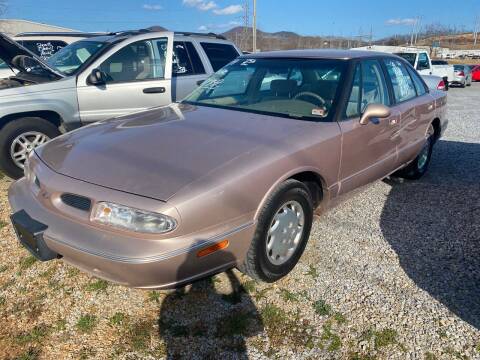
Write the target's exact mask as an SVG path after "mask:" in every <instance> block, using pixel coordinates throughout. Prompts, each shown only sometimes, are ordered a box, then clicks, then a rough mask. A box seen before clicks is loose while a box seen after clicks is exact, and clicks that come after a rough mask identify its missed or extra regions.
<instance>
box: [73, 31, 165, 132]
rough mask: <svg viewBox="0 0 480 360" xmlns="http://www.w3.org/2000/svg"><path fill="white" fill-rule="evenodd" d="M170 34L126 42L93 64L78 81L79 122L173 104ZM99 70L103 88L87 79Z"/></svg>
mask: <svg viewBox="0 0 480 360" xmlns="http://www.w3.org/2000/svg"><path fill="white" fill-rule="evenodd" d="M172 57H173V34H172V33H164V34H163V35H161V36H158V37H156V38H153V39H151V38H147V37H145V38H144V39H138V37H137V38H136V39H135V40H130V41H128V40H127V41H125V42H122V43H121V46H120V47H115V48H114V49H112V50H110V51H109V52H107V54H105V55H104V56H102V57H100V59H98V60H97V61H95V62H94V64H92V65H91V66H90V67H89V68H88V69H87V70H86V71H84V72H83V73H82V74H81V75H80V76H79V77H78V85H77V92H78V103H79V108H80V117H81V119H82V122H84V123H85V122H86V123H88V122H93V121H99V120H104V119H107V118H112V117H116V116H120V115H124V114H128V113H132V112H137V111H141V110H144V109H147V108H151V107H155V106H162V105H168V104H169V103H171V101H172V92H171V74H172ZM97 68H98V69H99V70H100V71H102V72H103V74H104V76H105V77H106V83H105V84H103V85H90V84H89V83H88V80H87V79H88V75H89V74H90V73H91V71H92V70H93V69H97Z"/></svg>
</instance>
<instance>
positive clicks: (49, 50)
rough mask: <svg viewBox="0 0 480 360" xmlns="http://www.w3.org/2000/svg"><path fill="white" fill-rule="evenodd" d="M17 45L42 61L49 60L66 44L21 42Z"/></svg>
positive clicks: (36, 41)
mask: <svg viewBox="0 0 480 360" xmlns="http://www.w3.org/2000/svg"><path fill="white" fill-rule="evenodd" d="M18 43H20V45H22V46H23V47H25V48H27V49H28V50H30V51H31V52H33V53H34V54H35V55H37V56H39V57H41V58H42V59H43V60H47V59H49V58H50V57H51V56H52V55H54V54H55V53H56V52H57V51H58V50H60V49H63V48H64V47H65V46H67V43H66V42H64V41H58V40H21V41H18Z"/></svg>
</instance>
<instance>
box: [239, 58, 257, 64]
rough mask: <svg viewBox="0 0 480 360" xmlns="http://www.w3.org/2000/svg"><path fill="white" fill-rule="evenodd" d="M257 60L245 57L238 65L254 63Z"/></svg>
mask: <svg viewBox="0 0 480 360" xmlns="http://www.w3.org/2000/svg"><path fill="white" fill-rule="evenodd" d="M256 62H257V60H255V59H247V60H245V61H243V62H242V63H241V64H240V66H248V65H250V64H255V63H256Z"/></svg>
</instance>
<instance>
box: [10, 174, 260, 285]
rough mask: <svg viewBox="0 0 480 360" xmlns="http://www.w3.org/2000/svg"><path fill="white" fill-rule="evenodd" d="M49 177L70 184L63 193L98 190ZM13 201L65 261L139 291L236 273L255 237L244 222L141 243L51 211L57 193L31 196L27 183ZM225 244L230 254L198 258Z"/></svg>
mask: <svg viewBox="0 0 480 360" xmlns="http://www.w3.org/2000/svg"><path fill="white" fill-rule="evenodd" d="M47 172H52V171H51V170H50V169H45V170H42V176H45V177H44V178H45V179H46V178H48V180H49V181H50V182H52V183H55V184H63V183H65V184H68V185H67V188H65V189H62V190H64V191H70V190H71V189H76V190H77V192H80V193H82V192H83V193H85V192H87V191H88V190H87V189H83V188H84V187H85V186H87V187H88V188H89V189H90V192H91V193H95V192H96V191H97V190H98V189H96V188H95V187H96V185H92V184H85V183H83V182H81V181H77V180H74V179H70V178H67V177H64V176H62V175H59V174H56V173H53V172H52V173H53V174H47ZM47 175H49V176H50V177H49V176H47ZM60 178H63V179H60ZM58 186H59V187H60V185H58ZM103 191H105V189H103ZM8 196H9V201H10V205H11V207H12V210H13V212H14V213H17V212H20V211H25V212H26V213H28V216H29V217H31V218H32V219H34V220H35V221H37V222H39V223H42V224H45V225H46V228H45V229H44V231H43V232H42V234H41V235H42V239H43V241H44V242H45V245H46V246H47V247H48V249H49V250H51V251H52V252H53V253H57V254H58V255H59V257H60V256H61V257H62V258H63V260H64V261H66V262H67V263H70V264H72V265H73V266H75V267H77V268H79V269H81V270H83V271H86V272H88V273H90V274H92V275H94V276H97V277H100V278H103V279H106V280H109V281H112V282H115V283H119V284H122V285H125V286H130V287H136V288H148V289H160V288H173V287H177V286H180V285H182V284H186V283H189V282H192V281H194V280H196V279H199V278H201V277H204V276H207V275H209V274H213V273H217V272H220V271H222V270H225V269H227V268H231V267H233V266H235V265H236V264H238V263H240V262H241V261H243V258H244V256H245V254H246V252H247V250H248V247H249V246H250V242H251V239H252V238H253V233H254V224H253V222H248V221H247V222H245V218H241V219H237V220H236V221H234V222H231V223H229V224H222V225H219V226H218V227H216V228H215V229H206V230H202V231H201V232H198V233H194V234H188V235H180V236H176V237H171V238H165V237H163V238H153V237H152V236H145V237H139V236H138V234H135V235H133V234H132V235H130V234H126V233H119V232H115V231H111V230H108V229H103V228H99V227H96V226H94V225H92V224H88V223H87V222H82V221H78V219H75V218H71V217H70V216H69V214H68V213H67V212H61V211H59V210H58V209H56V208H55V207H50V206H48V205H46V204H47V203H48V202H45V201H46V200H47V199H48V198H49V197H55V196H54V194H53V192H52V191H51V190H50V189H49V188H45V189H43V190H40V191H39V192H37V193H36V192H34V191H32V184H31V183H30V181H28V180H27V179H26V178H23V179H20V180H19V181H17V182H15V183H14V184H12V186H11V187H10V189H9V194H8ZM128 196H134V195H128ZM225 239H227V240H228V241H229V246H228V248H226V249H223V250H220V251H217V252H214V253H212V254H210V255H207V256H205V257H198V256H197V252H198V251H199V250H201V249H203V248H205V247H208V246H209V245H212V244H214V243H217V242H220V241H222V240H225Z"/></svg>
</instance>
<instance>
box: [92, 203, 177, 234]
mask: <svg viewBox="0 0 480 360" xmlns="http://www.w3.org/2000/svg"><path fill="white" fill-rule="evenodd" d="M90 219H91V221H93V222H97V223H100V224H104V225H109V226H112V227H115V228H119V229H125V230H130V231H136V232H141V233H150V234H161V233H165V232H168V231H172V230H173V229H175V227H176V226H177V222H176V221H175V219H172V218H171V217H170V216H167V215H162V214H157V213H153V212H149V211H144V210H138V209H133V208H130V207H128V206H123V205H118V204H112V203H109V202H100V203H98V204H96V205H95V207H94V209H93V211H92V214H91V217H90Z"/></svg>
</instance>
